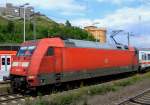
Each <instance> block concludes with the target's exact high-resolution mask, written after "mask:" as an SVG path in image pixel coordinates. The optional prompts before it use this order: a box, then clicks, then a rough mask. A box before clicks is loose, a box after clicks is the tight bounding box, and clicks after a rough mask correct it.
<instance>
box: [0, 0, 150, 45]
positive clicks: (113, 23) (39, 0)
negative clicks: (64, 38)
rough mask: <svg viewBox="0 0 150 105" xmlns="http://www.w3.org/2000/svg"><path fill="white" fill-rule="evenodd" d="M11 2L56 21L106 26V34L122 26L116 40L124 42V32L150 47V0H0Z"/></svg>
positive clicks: (133, 42)
mask: <svg viewBox="0 0 150 105" xmlns="http://www.w3.org/2000/svg"><path fill="white" fill-rule="evenodd" d="M6 2H10V3H13V4H14V5H22V4H23V3H27V2H28V3H30V5H32V6H34V7H35V10H36V11H40V12H41V13H43V14H45V15H46V16H48V17H49V18H51V19H53V20H55V21H56V22H58V23H65V21H66V20H69V21H70V22H71V24H72V25H74V26H78V27H84V26H87V25H95V26H98V27H105V28H106V29H107V30H108V35H107V37H108V40H109V41H110V39H109V35H110V34H111V31H112V30H124V32H123V33H121V34H120V35H119V36H118V38H117V40H118V41H120V42H122V43H125V44H126V43H127V35H126V33H127V32H130V33H132V34H133V36H131V45H133V46H136V47H150V46H149V45H150V0H0V5H4V4H5V3H6Z"/></svg>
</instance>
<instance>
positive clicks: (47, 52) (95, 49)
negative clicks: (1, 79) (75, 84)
mask: <svg viewBox="0 0 150 105" xmlns="http://www.w3.org/2000/svg"><path fill="white" fill-rule="evenodd" d="M137 70H138V54H137V51H136V50H135V49H134V48H128V47H125V46H123V45H120V46H117V47H116V46H113V45H109V44H100V43H99V42H92V41H81V40H73V39H67V40H62V39H60V38H45V39H41V40H37V41H28V42H25V43H23V44H22V45H21V48H20V50H19V52H18V54H17V56H16V57H15V58H14V60H13V63H12V68H11V85H12V88H13V89H19V88H28V89H32V88H36V87H39V86H43V85H49V84H55V83H63V82H68V81H74V80H81V79H87V78H94V77H100V76H106V75H112V74H118V73H124V72H132V71H137Z"/></svg>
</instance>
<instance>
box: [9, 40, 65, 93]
mask: <svg viewBox="0 0 150 105" xmlns="http://www.w3.org/2000/svg"><path fill="white" fill-rule="evenodd" d="M55 46H58V47H59V48H60V47H63V46H64V44H63V41H62V40H61V39H60V38H50V39H49V38H45V39H41V40H39V41H34V42H33V41H28V42H25V43H23V44H22V45H21V47H20V50H19V51H18V54H17V56H16V57H14V60H13V63H12V67H11V76H10V77H11V86H12V89H13V90H16V89H17V90H18V89H19V88H20V89H21V90H22V89H26V88H29V87H30V89H31V88H33V89H35V88H34V87H37V86H39V85H45V84H46V83H48V81H46V80H47V79H48V80H49V81H53V80H52V79H50V78H49V77H48V75H46V74H48V73H53V72H54V71H55V69H57V68H59V66H57V67H55V66H54V64H55V63H56V62H55V57H57V56H55V54H54V52H55V53H59V51H57V50H56V47H55ZM54 50H55V51H54ZM39 74H41V75H39ZM43 75H44V76H43ZM45 75H46V76H45ZM45 78H46V79H45ZM53 82H54V81H53Z"/></svg>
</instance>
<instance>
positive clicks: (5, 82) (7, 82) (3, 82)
mask: <svg viewBox="0 0 150 105" xmlns="http://www.w3.org/2000/svg"><path fill="white" fill-rule="evenodd" d="M9 83H10V81H2V82H0V84H9Z"/></svg>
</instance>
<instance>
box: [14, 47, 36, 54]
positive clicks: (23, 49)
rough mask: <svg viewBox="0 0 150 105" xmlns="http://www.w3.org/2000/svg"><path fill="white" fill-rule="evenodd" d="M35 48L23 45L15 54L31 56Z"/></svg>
mask: <svg viewBox="0 0 150 105" xmlns="http://www.w3.org/2000/svg"><path fill="white" fill-rule="evenodd" d="M35 48H36V47H35V46H23V47H21V48H20V50H19V52H18V54H17V56H31V55H32V54H33V52H34V50H35Z"/></svg>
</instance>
